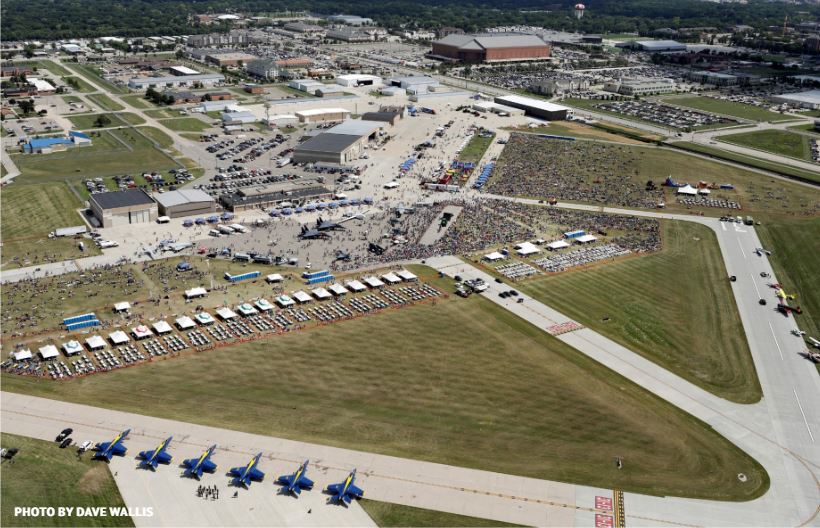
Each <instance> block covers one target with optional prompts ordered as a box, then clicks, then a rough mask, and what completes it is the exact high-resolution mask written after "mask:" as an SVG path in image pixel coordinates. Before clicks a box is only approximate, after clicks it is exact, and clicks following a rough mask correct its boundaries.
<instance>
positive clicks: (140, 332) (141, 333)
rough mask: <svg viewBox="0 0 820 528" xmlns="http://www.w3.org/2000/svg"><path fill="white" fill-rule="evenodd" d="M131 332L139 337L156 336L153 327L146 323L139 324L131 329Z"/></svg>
mask: <svg viewBox="0 0 820 528" xmlns="http://www.w3.org/2000/svg"><path fill="white" fill-rule="evenodd" d="M131 334H132V335H133V336H134V337H135V338H137V339H148V338H149V337H154V333H153V332H151V329H150V328H148V327H147V326H145V325H138V326H135V327H134V328H132V329H131Z"/></svg>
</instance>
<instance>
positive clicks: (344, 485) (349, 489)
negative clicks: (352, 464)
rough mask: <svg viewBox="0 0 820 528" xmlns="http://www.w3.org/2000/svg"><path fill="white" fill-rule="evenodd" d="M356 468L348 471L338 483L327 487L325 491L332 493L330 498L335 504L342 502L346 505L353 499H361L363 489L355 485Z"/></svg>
mask: <svg viewBox="0 0 820 528" xmlns="http://www.w3.org/2000/svg"><path fill="white" fill-rule="evenodd" d="M355 482H356V470H355V469H354V470H353V471H351V472H350V475H348V476H347V478H346V479H345V480H344V482H340V483H338V484H331V485H329V486H328V487H327V491H328V492H329V493H330V494H331V495H333V496H332V497H331V498H330V500H331V501H333V502H335V503H337V504H344V505H345V506H347V505H348V504H350V503H351V502H352V501H353V499H361V498H362V496H363V495H364V491H362V490H361V489H360V488H358V487H356V484H355Z"/></svg>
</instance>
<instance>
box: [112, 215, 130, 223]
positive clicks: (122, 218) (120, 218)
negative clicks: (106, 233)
mask: <svg viewBox="0 0 820 528" xmlns="http://www.w3.org/2000/svg"><path fill="white" fill-rule="evenodd" d="M129 223H130V222H129V219H128V213H120V214H112V215H111V225H112V226H121V225H128V224H129Z"/></svg>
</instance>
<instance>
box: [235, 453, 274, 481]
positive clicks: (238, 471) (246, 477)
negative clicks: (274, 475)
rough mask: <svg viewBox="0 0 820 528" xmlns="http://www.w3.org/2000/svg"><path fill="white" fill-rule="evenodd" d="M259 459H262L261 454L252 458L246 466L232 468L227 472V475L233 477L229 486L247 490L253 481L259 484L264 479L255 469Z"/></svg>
mask: <svg viewBox="0 0 820 528" xmlns="http://www.w3.org/2000/svg"><path fill="white" fill-rule="evenodd" d="M260 458H262V453H259V454H258V455H256V456H255V457H253V458H252V459H251V461H250V462H248V465H247V466H245V467H235V468H232V469H231V470H230V471H229V472H228V474H229V475H230V476H232V477H233V480H231V484H233V485H234V486H244V487H245V488H249V487H250V486H251V482H253V481H254V480H255V481H257V482H261V481H262V479H264V478H265V474H264V473H262V472H261V471H259V470H258V469H256V466H257V465H258V464H259V459H260Z"/></svg>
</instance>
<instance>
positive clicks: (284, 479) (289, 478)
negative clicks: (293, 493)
mask: <svg viewBox="0 0 820 528" xmlns="http://www.w3.org/2000/svg"><path fill="white" fill-rule="evenodd" d="M294 476H295V474H293V475H282V476H281V477H279V478H278V479H276V481H277V482H278V483H279V484H284V485H285V486H290V485H291V484H293V477H294Z"/></svg>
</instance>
